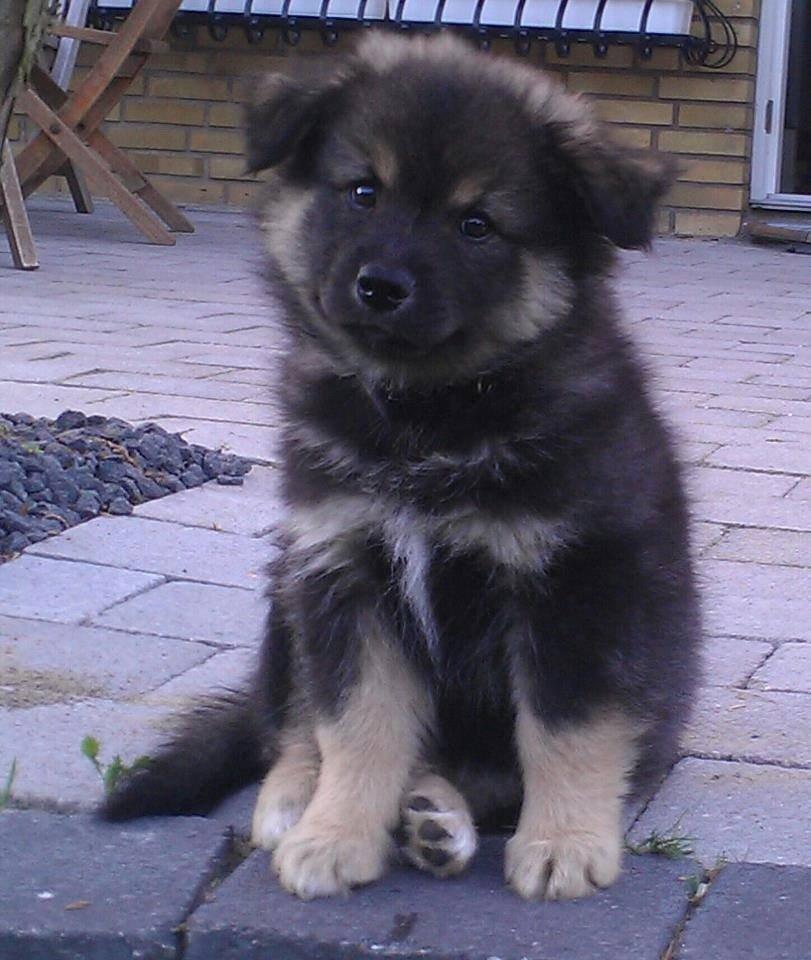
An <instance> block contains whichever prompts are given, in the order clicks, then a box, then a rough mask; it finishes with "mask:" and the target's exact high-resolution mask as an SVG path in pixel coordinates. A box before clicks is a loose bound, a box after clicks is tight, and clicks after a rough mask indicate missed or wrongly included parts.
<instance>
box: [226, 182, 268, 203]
mask: <svg viewBox="0 0 811 960" xmlns="http://www.w3.org/2000/svg"><path fill="white" fill-rule="evenodd" d="M262 186H263V185H262V184H261V183H243V182H240V183H226V185H225V199H226V202H227V203H228V204H229V205H231V204H234V205H237V206H240V207H249V208H252V207H255V206H256V204H257V203H258V202H259V201H260V200H261V198H262Z"/></svg>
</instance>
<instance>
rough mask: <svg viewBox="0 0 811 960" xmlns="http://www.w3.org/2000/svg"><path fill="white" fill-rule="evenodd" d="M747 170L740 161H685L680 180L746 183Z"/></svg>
mask: <svg viewBox="0 0 811 960" xmlns="http://www.w3.org/2000/svg"><path fill="white" fill-rule="evenodd" d="M747 174H748V170H747V166H746V164H745V163H744V162H743V161H742V160H695V159H692V158H691V159H690V160H687V161H685V167H684V173H683V174H682V176H681V179H682V180H686V181H692V182H697V183H733V184H743V183H746V178H747Z"/></svg>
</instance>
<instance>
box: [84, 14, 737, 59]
mask: <svg viewBox="0 0 811 960" xmlns="http://www.w3.org/2000/svg"><path fill="white" fill-rule="evenodd" d="M135 2H137V0H92V3H91V10H90V19H91V21H92V22H94V23H96V24H97V25H101V26H103V25H106V24H109V22H110V21H111V20H113V19H116V18H119V17H121V16H124V15H125V14H126V12H127V10H129V9H130V8H131V7H132V6H133V4H134V3H135ZM200 24H203V25H205V26H206V27H207V28H208V31H209V33H210V34H211V36H212V37H213V38H214V39H215V40H224V39H225V37H226V35H227V34H228V32H229V30H231V29H235V28H236V29H242V30H244V31H245V33H246V35H247V37H248V40H249V41H250V42H251V43H259V42H261V40H262V38H263V36H264V34H265V32H266V31H267V30H268V29H279V30H281V32H282V35H283V37H284V39H285V41H286V42H287V43H289V44H291V45H295V44H297V43H298V42H299V40H300V39H301V35H302V32H303V31H304V30H317V31H319V32H320V34H321V37H322V40H323V42H324V43H325V44H326V45H328V46H331V45H333V44H334V43H336V42H337V41H338V39H339V37H340V34H341V33H342V32H345V31H347V30H352V29H364V28H369V27H373V26H376V27H388V28H389V29H393V30H401V31H412V32H419V33H428V32H431V31H434V30H440V29H451V30H454V31H457V32H460V33H463V34H467V35H468V36H470V37H472V38H473V39H475V40H476V41H477V42H478V43H479V45H480V46H482V47H484V48H487V47H488V46H490V44H491V43H492V41H493V40H494V39H495V38H506V39H510V40H512V41H513V42H514V44H515V48H516V50H517V51H518V53H520V54H527V53H529V51H530V49H531V46H532V44H533V43H551V44H553V45H554V47H555V50H556V51H557V53H558V55H559V56H562V57H566V56H568V55H569V53H570V52H571V49H572V46H573V44H577V43H588V44H590V45H591V46H592V48H593V51H594V55H595V56H596V57H605V56H606V55H607V54H608V50H609V48H610V47H611V46H613V45H626V46H632V47H635V48H636V50H637V51H638V53H639V55H640V56H641V57H642V58H643V59H649V58H650V57H651V56H652V54H653V50H654V49H655V48H656V47H676V48H678V49H679V50H681V52H682V55H683V56H684V58H685V60H686V61H687V62H688V63H690V64H694V65H700V66H705V67H710V68H715V69H720V68H722V67H725V66H727V65H728V64H729V63H730V62H731V61H732V59H733V57H734V56H735V53H736V51H737V49H738V38H737V35H736V33H735V28H734V26H733V24H732V22H731V20H730V19H729V17H727V16H726V15H725V14H724V13H722V12H721V11H720V10H719V8H718V6H717V5H716V3H715V2H714V0H693V2H691V0H184V2H183V3H182V4H181V7H180V10H179V12H178V14H177V16H176V18H175V21H174V23H173V26H172V29H173V31H174V32H175V33H176V34H177V35H181V36H182V35H184V34H187V33H188V32H189V31H190V29H191V28H192V27H194V26H196V25H200Z"/></svg>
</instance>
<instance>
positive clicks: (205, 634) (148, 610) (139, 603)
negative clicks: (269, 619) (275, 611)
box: [95, 582, 267, 647]
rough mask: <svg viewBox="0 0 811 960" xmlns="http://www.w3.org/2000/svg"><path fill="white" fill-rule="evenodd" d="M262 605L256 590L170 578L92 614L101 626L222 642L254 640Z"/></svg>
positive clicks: (232, 644) (238, 643)
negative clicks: (147, 590)
mask: <svg viewBox="0 0 811 960" xmlns="http://www.w3.org/2000/svg"><path fill="white" fill-rule="evenodd" d="M266 610H267V605H266V602H265V600H264V599H263V597H262V595H261V593H260V592H259V591H253V590H239V589H237V588H235V587H219V586H214V585H212V584H207V583H188V582H172V583H166V584H164V585H163V586H162V587H159V588H158V589H157V590H154V591H150V592H149V593H145V594H143V595H141V596H138V597H134V598H133V599H132V600H130V601H127V602H125V603H120V604H118V605H117V606H116V607H113V608H112V609H111V610H109V611H108V612H107V613H104V614H102V615H100V616H98V617H96V618H95V623H96V624H98V625H100V626H108V627H112V628H113V629H116V630H128V631H138V632H142V633H148V634H155V635H157V636H162V637H178V638H180V639H183V640H200V641H204V642H206V643H214V644H219V645H222V646H230V647H238V646H250V645H253V644H256V643H257V641H258V638H259V636H260V632H261V628H262V624H263V622H264V617H265V613H266Z"/></svg>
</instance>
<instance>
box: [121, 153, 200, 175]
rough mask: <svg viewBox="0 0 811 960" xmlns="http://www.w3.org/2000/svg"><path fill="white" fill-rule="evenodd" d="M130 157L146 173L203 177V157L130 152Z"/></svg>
mask: <svg viewBox="0 0 811 960" xmlns="http://www.w3.org/2000/svg"><path fill="white" fill-rule="evenodd" d="M130 159H131V160H133V162H134V163H136V164H137V165H138V169H139V170H141V171H142V172H143V173H146V174H153V173H164V174H170V175H172V176H180V177H202V176H203V175H204V173H205V163H204V161H203V159H202V157H190V156H188V155H187V154H185V153H179V154H172V153H163V152H161V153H130Z"/></svg>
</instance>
